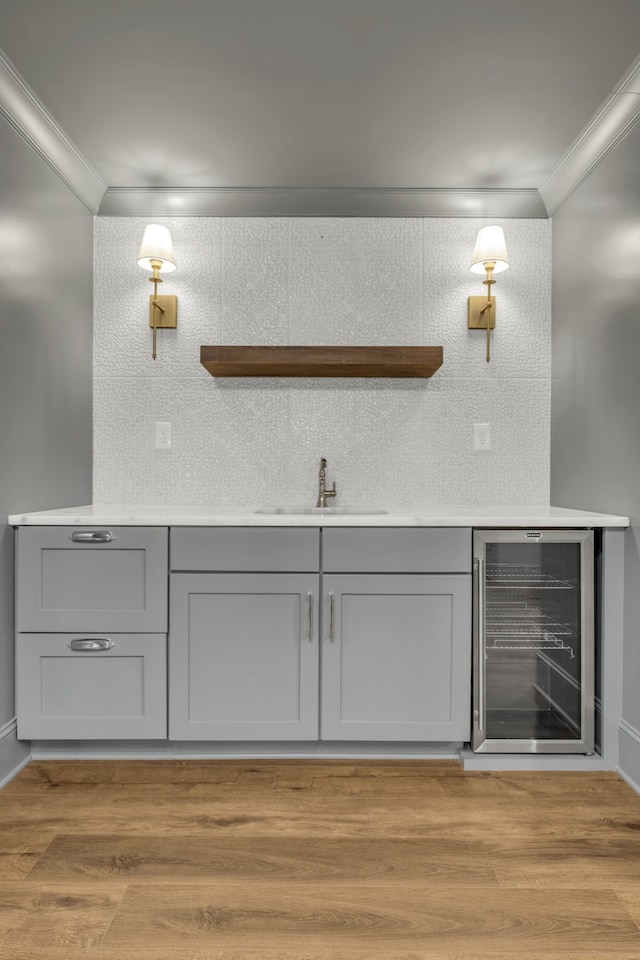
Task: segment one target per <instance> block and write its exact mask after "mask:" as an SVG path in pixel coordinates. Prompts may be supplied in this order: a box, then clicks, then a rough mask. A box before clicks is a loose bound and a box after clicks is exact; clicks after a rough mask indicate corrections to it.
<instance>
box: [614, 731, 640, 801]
mask: <svg viewBox="0 0 640 960" xmlns="http://www.w3.org/2000/svg"><path fill="white" fill-rule="evenodd" d="M618 751H619V753H618V756H619V760H618V768H617V770H618V773H619V774H620V776H621V777H622V779H623V780H624V781H625V782H626V783H628V784H629V786H630V787H631V788H632V789H633V790H635V791H636V793H640V730H636V728H635V727H632V726H631V724H630V723H627V721H626V720H621V721H620V723H619V724H618Z"/></svg>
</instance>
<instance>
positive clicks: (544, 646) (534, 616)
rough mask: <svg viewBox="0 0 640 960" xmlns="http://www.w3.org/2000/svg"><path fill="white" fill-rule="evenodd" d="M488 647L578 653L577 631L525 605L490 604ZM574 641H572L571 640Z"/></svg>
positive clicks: (487, 629)
mask: <svg viewBox="0 0 640 960" xmlns="http://www.w3.org/2000/svg"><path fill="white" fill-rule="evenodd" d="M485 630H486V642H487V647H493V648H494V649H499V650H564V651H565V652H567V653H568V654H569V655H570V658H571V659H573V657H574V656H575V652H574V649H575V639H576V634H575V631H574V630H573V629H572V627H571V626H570V625H569V624H566V623H562V622H560V621H558V620H556V619H555V618H554V617H550V616H549V615H548V614H546V613H543V612H542V611H541V610H540V609H539V608H538V607H535V606H528V605H527V604H526V603H522V604H508V603H490V602H488V603H487V607H486V617H485ZM572 641H573V642H572Z"/></svg>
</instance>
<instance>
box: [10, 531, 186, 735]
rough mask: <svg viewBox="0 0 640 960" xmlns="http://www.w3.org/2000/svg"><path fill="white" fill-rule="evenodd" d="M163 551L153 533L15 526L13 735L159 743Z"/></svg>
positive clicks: (163, 713) (163, 689) (163, 731)
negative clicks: (14, 720) (15, 733)
mask: <svg viewBox="0 0 640 960" xmlns="http://www.w3.org/2000/svg"><path fill="white" fill-rule="evenodd" d="M167 554H168V534H167V530H166V528H162V527H149V528H145V527H114V528H110V529H105V528H102V527H91V528H79V527H57V526H56V527H28V526H25V527H21V528H20V529H19V531H18V537H17V554H16V570H17V585H16V586H17V589H16V596H17V604H16V624H17V630H18V633H17V636H16V703H17V717H18V736H19V737H20V738H21V739H27V740H29V739H38V740H47V739H53V740H56V739H72V740H86V739H88V740H94V739H96V740H99V739H145V738H147V739H148V738H151V739H158V738H164V737H166V735H167V683H166V677H167V638H166V632H167V616H168V611H167V596H168V589H167V584H168V569H167V567H168V563H167Z"/></svg>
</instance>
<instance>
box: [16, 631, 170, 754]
mask: <svg viewBox="0 0 640 960" xmlns="http://www.w3.org/2000/svg"><path fill="white" fill-rule="evenodd" d="M92 644H94V645H95V647H96V649H91V645H92ZM108 644H111V646H108ZM75 646H78V647H80V648H82V647H84V648H85V649H78V650H76V649H73V648H74V647H75ZM87 648H88V649H87ZM166 687H167V641H166V635H164V634H138V635H136V634H117V633H113V634H109V635H108V636H107V635H105V634H81V635H78V634H74V633H69V634H39V633H30V634H23V635H20V634H19V635H18V638H17V643H16V706H17V716H18V737H19V738H20V739H22V740H94V739H95V740H119V739H129V738H132V739H150V738H152V739H164V738H165V737H166V735H167V690H166Z"/></svg>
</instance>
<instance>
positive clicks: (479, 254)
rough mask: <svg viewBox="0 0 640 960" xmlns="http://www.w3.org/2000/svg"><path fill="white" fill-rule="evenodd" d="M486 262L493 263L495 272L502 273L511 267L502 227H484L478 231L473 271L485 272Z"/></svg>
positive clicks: (472, 262) (472, 260)
mask: <svg viewBox="0 0 640 960" xmlns="http://www.w3.org/2000/svg"><path fill="white" fill-rule="evenodd" d="M486 263H493V265H494V267H493V272H494V273H502V271H503V270H507V269H508V267H509V258H508V256H507V245H506V243H505V240H504V231H503V229H502V227H483V228H482V229H481V230H480V232H479V233H478V239H477V240H476V245H475V248H474V251H473V257H472V258H471V272H472V273H484V272H485V269H486V267H485V264H486Z"/></svg>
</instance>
